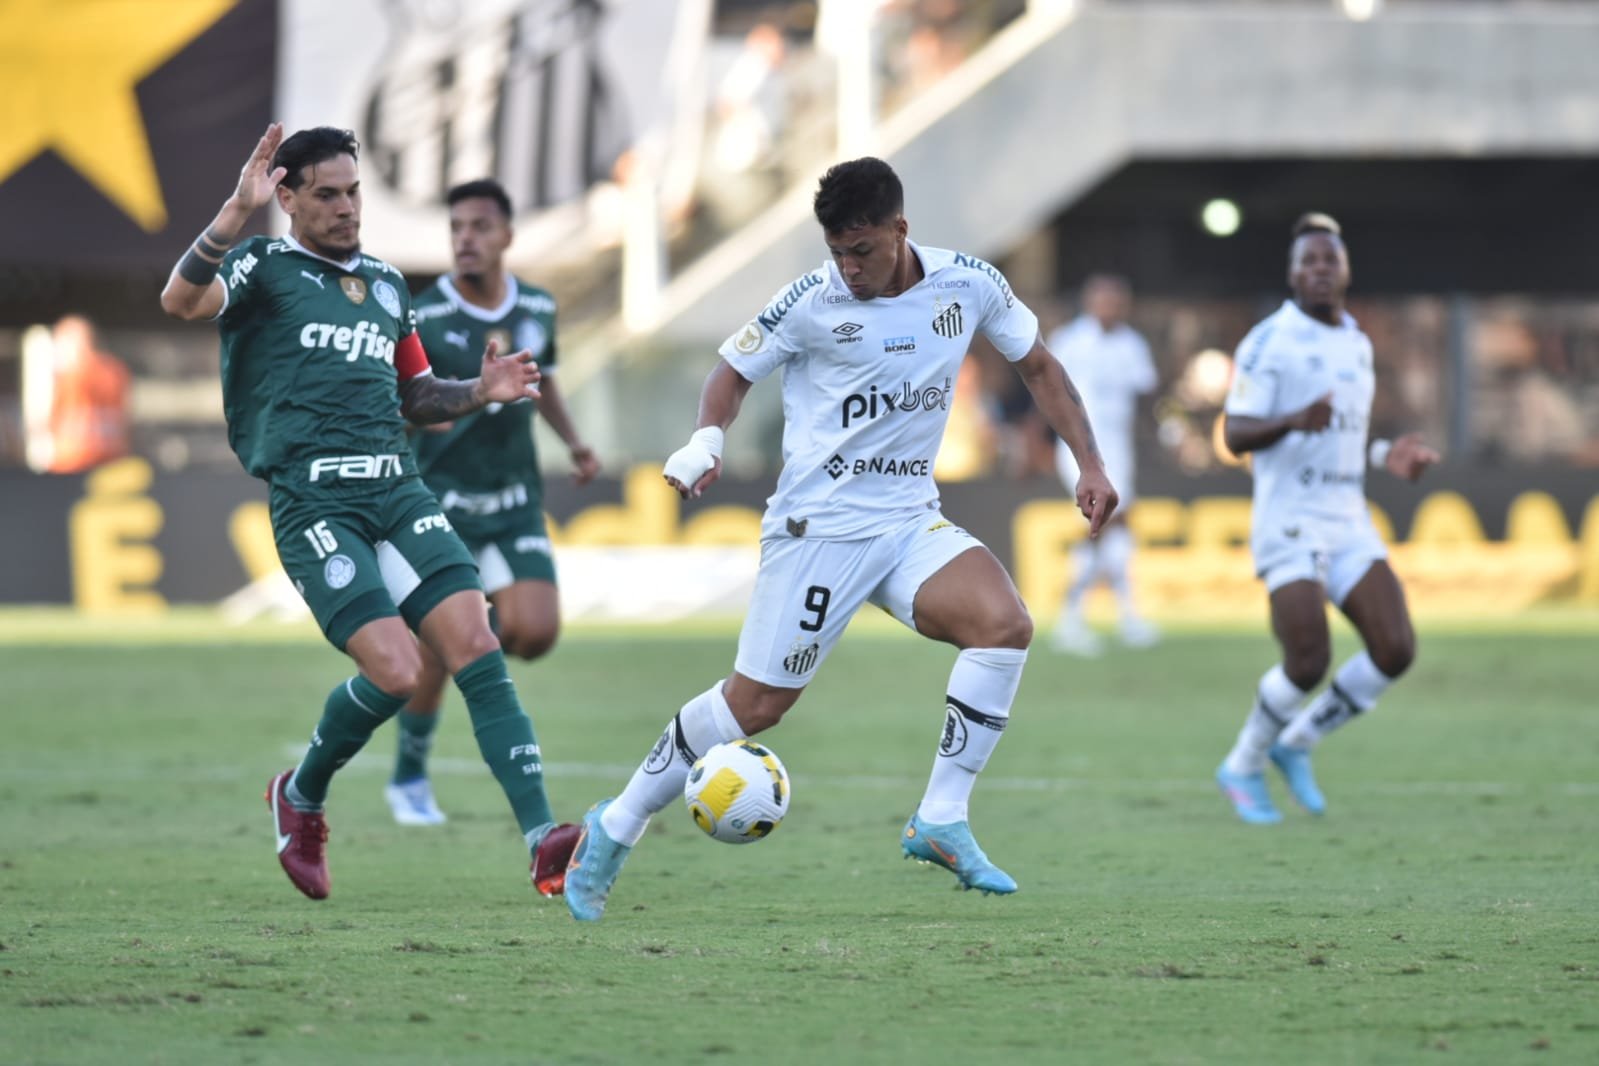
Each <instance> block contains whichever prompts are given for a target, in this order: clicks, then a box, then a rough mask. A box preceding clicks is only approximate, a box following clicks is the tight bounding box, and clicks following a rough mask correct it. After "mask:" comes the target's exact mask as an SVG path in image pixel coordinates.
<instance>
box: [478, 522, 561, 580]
mask: <svg viewBox="0 0 1599 1066" xmlns="http://www.w3.org/2000/svg"><path fill="white" fill-rule="evenodd" d="M461 540H462V542H463V543H465V544H466V548H467V551H469V552H471V553H472V559H473V561H475V562H476V563H477V569H478V573H479V574H480V575H482V578H483V590H484V591H485V592H487V593H489V594H490V595H493V594H494V593H496V592H499V591H500V590H501V589H504V588H509V587H510V586H511V585H512V584H513V583H514V582H517V581H548V582H549V583H550V584H552V585H553V584H555V557H554V556H553V555H551V554H550V533H549V527H547V526H546V525H545V524H544V511H543V510H542V509H540V508H537V507H534V508H530V509H528V510H526V511H524V512H521V513H519V514H518V516H517V522H516V524H515V528H514V529H512V530H510V531H504V529H503V527H502V531H500V532H496V533H492V534H488V535H485V536H470V535H467V534H462V536H461Z"/></svg>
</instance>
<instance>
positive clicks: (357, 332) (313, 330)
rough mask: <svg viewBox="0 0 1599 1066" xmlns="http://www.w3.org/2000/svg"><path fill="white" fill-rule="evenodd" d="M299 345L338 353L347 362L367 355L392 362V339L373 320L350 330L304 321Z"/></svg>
mask: <svg viewBox="0 0 1599 1066" xmlns="http://www.w3.org/2000/svg"><path fill="white" fill-rule="evenodd" d="M300 347H302V348H305V349H308V350H315V351H333V352H339V353H341V354H343V356H344V361H345V362H347V363H353V362H355V361H356V360H357V359H359V358H361V356H363V355H368V356H371V357H372V358H373V359H381V360H383V361H384V362H385V363H388V364H389V365H390V366H393V365H394V342H393V341H392V340H390V339H389V338H387V337H385V336H384V335H383V334H382V333H381V332H380V331H379V329H378V326H377V323H375V322H361V323H358V324H357V325H356V326H355V328H353V329H352V328H350V327H349V326H339V325H335V324H333V323H331V322H307V323H306V324H305V328H304V329H302V330H300Z"/></svg>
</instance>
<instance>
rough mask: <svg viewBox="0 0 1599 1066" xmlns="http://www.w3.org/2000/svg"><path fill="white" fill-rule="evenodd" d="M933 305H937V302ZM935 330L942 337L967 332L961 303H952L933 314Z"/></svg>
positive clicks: (957, 335) (955, 335) (956, 335)
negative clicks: (962, 318)
mask: <svg viewBox="0 0 1599 1066" xmlns="http://www.w3.org/2000/svg"><path fill="white" fill-rule="evenodd" d="M933 306H934V307H937V306H938V304H937V302H935V303H934V304H933ZM933 332H934V333H936V334H938V335H939V336H940V337H959V336H960V335H961V334H962V333H963V332H965V326H964V324H963V323H962V322H961V305H960V304H959V303H958V302H957V303H952V304H950V305H949V306H948V307H946V308H944V309H943V310H942V311H940V312H938V314H936V315H934V316H933Z"/></svg>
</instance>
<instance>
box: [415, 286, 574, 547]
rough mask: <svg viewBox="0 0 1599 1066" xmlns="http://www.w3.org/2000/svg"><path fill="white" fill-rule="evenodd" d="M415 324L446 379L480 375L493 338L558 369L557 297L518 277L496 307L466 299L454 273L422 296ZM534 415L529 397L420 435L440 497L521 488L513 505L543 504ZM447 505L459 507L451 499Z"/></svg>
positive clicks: (421, 463)
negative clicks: (440, 430) (480, 304)
mask: <svg viewBox="0 0 1599 1066" xmlns="http://www.w3.org/2000/svg"><path fill="white" fill-rule="evenodd" d="M416 328H417V332H418V333H419V335H420V336H421V338H422V347H423V348H425V349H427V353H428V362H430V363H431V364H432V365H433V372H434V373H435V374H437V375H439V376H440V377H442V378H459V379H467V378H475V377H477V375H478V371H479V369H480V368H481V366H482V362H483V349H484V348H485V347H486V346H487V344H488V342H489V340H490V338H493V339H494V340H496V341H497V342H498V343H499V350H500V353H501V354H502V355H506V354H509V353H511V352H518V351H521V350H522V349H523V348H527V349H529V350H531V351H532V352H533V358H534V359H535V360H536V361H537V362H538V364H539V367H540V369H542V370H544V371H545V372H546V373H548V372H549V370H550V369H551V368H552V367H554V366H555V298H554V297H553V296H551V295H550V294H549V293H548V292H546V291H545V290H543V289H541V288H538V287H537V286H533V285H528V284H526V283H525V282H522V281H519V280H517V279H516V278H514V277H513V278H511V279H510V285H509V286H508V291H507V292H506V294H505V300H504V302H503V303H501V304H500V306H499V307H496V308H493V309H485V308H481V307H477V306H474V305H472V304H469V303H467V302H466V301H465V300H463V299H461V296H460V294H459V293H458V292H456V290H455V286H454V285H453V284H451V282H450V279H449V277H448V276H446V277H441V278H439V280H438V281H437V282H435V283H434V284H433V285H432V287H431V288H429V289H428V290H427V291H426V292H423V293H422V294H420V295H419V296H417V298H416ZM533 415H534V407H533V404H532V402H530V401H527V400H522V401H519V402H517V403H513V404H505V405H502V404H497V403H496V404H490V405H489V406H488V407H485V408H484V409H483V410H482V411H479V412H476V413H475V414H470V415H467V416H466V417H465V418H462V419H459V420H457V421H456V423H455V424H454V426H452V427H451V428H450V429H449V430H448V431H446V432H443V433H429V432H422V433H417V434H415V435H414V436H413V438H412V443H413V444H414V446H415V448H416V459H417V465H418V467H419V468H420V469H421V471H422V476H423V478H425V479H426V480H427V483H428V485H429V486H430V487H431V488H432V489H433V491H434V492H435V493H437V494H438V496H439V498H440V499H441V500H444V499H445V498H446V497H447V496H448V495H450V494H451V493H452V492H453V493H455V494H456V495H457V497H490V496H493V495H495V494H502V493H504V492H505V490H515V497H516V498H515V501H514V503H513V504H512V505H513V506H522V505H531V506H534V507H537V506H539V505H540V504H541V501H542V497H543V481H542V479H541V478H540V475H539V463H538V452H537V448H536V446H535V444H534V441H533ZM524 487H525V496H524ZM463 502H467V503H469V504H470V502H471V501H463ZM479 502H481V503H482V504H483V505H484V506H485V507H487V506H489V505H490V504H491V503H492V501H491V500H490V499H487V498H485V499H483V500H481V501H479ZM507 502H508V503H510V502H511V501H509V500H508V501H507ZM445 509H446V510H447V511H454V510H457V508H452V507H450V506H449V505H448V504H446V508H445ZM469 509H478V510H481V508H469ZM453 520H454V519H453V517H452V521H453Z"/></svg>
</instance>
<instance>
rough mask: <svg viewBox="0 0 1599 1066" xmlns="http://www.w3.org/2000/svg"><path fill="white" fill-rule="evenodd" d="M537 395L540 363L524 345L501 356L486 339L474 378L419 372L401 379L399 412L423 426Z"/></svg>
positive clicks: (410, 420) (496, 346)
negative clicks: (457, 378)
mask: <svg viewBox="0 0 1599 1066" xmlns="http://www.w3.org/2000/svg"><path fill="white" fill-rule="evenodd" d="M402 343H403V342H402ZM538 398H539V365H538V364H537V363H536V362H534V361H533V353H532V352H530V351H528V350H527V349H526V348H523V349H522V350H521V351H519V352H513V353H511V354H510V355H500V354H499V345H497V344H496V343H495V342H494V341H489V344H488V347H487V348H485V349H484V350H483V366H482V369H481V371H480V372H479V374H478V376H477V377H475V378H469V379H468V380H466V381H445V380H441V379H440V378H437V377H435V376H433V375H432V374H418V375H417V376H415V377H412V378H408V379H407V380H406V381H404V382H402V383H401V385H400V414H402V415H404V416H405V418H406V421H408V422H414V423H416V424H417V425H419V426H426V425H430V424H432V423H434V422H448V421H449V420H450V419H452V418H460V417H461V416H462V415H469V414H471V413H472V412H473V411H476V410H478V409H479V408H482V407H487V406H488V405H489V404H491V403H515V402H517V401H518V400H536V399H538Z"/></svg>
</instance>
